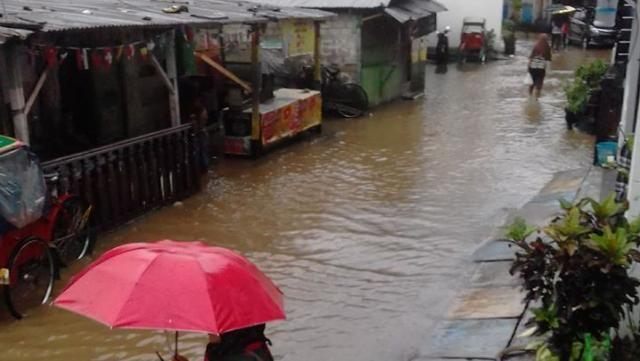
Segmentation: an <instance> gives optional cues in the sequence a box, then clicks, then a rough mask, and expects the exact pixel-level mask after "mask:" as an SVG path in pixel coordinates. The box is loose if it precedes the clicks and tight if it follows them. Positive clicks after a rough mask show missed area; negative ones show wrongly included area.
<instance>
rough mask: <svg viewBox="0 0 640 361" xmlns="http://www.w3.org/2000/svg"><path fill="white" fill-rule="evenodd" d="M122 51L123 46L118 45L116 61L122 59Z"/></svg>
mask: <svg viewBox="0 0 640 361" xmlns="http://www.w3.org/2000/svg"><path fill="white" fill-rule="evenodd" d="M123 53H124V46H119V47H118V48H117V49H116V59H115V61H116V62H120V60H121V59H122V54H123Z"/></svg>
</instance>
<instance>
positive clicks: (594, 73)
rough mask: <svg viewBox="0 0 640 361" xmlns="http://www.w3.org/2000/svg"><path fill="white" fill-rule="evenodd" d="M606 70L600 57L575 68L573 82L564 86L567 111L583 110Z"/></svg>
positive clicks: (606, 67) (577, 111)
mask: <svg viewBox="0 0 640 361" xmlns="http://www.w3.org/2000/svg"><path fill="white" fill-rule="evenodd" d="M607 70H608V66H607V64H606V63H605V62H603V61H602V60H600V59H597V60H595V61H593V62H591V63H589V64H584V65H581V66H580V67H578V68H577V69H576V71H575V78H574V80H573V82H572V83H570V84H568V85H567V86H565V88H564V91H565V94H566V97H567V109H568V110H569V111H571V112H572V113H580V112H582V111H584V109H585V107H586V105H587V103H588V102H589V96H590V95H591V93H592V92H593V91H594V90H595V89H596V88H598V87H599V86H600V81H601V80H602V77H603V76H604V74H605V73H606V72H607Z"/></svg>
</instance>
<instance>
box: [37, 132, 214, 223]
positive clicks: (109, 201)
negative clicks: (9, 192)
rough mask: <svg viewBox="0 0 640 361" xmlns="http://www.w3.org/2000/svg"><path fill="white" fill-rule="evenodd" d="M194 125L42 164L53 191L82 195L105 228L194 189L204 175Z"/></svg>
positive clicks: (147, 135) (166, 202)
mask: <svg viewBox="0 0 640 361" xmlns="http://www.w3.org/2000/svg"><path fill="white" fill-rule="evenodd" d="M198 152H199V147H198V144H197V140H196V136H195V135H194V134H193V132H192V129H191V125H190V124H185V125H180V126H177V127H173V128H168V129H164V130H161V131H157V132H154V133H149V134H146V135H143V136H140V137H136V138H131V139H127V140H125V141H122V142H118V143H114V144H111V145H108V146H104V147H100V148H96V149H92V150H89V151H86V152H82V153H78V154H73V155H70V156H66V157H63V158H59V159H54V160H52V161H48V162H46V163H44V164H43V168H44V171H45V173H57V174H58V181H57V182H56V185H55V186H54V189H52V191H57V193H58V194H64V193H70V194H77V195H80V196H81V197H83V198H84V199H85V200H86V202H87V203H88V204H92V205H93V206H94V222H95V227H96V228H97V229H99V230H104V229H108V228H111V227H113V226H116V225H118V224H121V223H124V222H127V221H129V220H131V219H132V218H135V217H136V216H139V215H141V214H143V213H145V212H148V211H150V210H152V209H155V208H158V207H161V206H164V205H167V204H171V203H172V202H175V201H177V200H180V199H184V198H185V197H187V196H189V195H191V194H193V193H194V192H196V191H197V190H198V189H199V187H200V185H199V178H200V175H201V174H202V171H203V170H202V169H201V165H200V162H199V161H198Z"/></svg>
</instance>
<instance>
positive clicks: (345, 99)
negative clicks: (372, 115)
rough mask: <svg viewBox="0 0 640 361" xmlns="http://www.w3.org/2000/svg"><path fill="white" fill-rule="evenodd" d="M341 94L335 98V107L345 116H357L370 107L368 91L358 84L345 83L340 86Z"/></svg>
mask: <svg viewBox="0 0 640 361" xmlns="http://www.w3.org/2000/svg"><path fill="white" fill-rule="evenodd" d="M340 95H341V96H340V97H339V98H338V99H336V100H334V102H335V103H336V104H335V108H336V110H337V111H338V114H340V115H341V116H343V117H344V118H357V117H359V116H362V115H363V114H364V113H365V112H366V111H367V108H369V97H368V96H367V92H366V91H365V90H364V89H363V88H362V87H361V86H360V85H358V84H354V83H347V84H343V85H342V86H341V87H340Z"/></svg>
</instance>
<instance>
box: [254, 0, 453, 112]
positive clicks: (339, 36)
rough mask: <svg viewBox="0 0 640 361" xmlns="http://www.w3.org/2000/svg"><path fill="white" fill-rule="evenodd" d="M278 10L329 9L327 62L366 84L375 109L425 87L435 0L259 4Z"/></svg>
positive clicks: (324, 38) (277, 0) (324, 34)
mask: <svg viewBox="0 0 640 361" xmlns="http://www.w3.org/2000/svg"><path fill="white" fill-rule="evenodd" d="M258 2H259V3H262V4H269V5H273V6H294V7H301V8H313V9H322V10H327V11H330V12H333V13H336V14H337V16H336V17H334V18H331V19H329V20H327V21H325V22H323V23H322V25H321V28H320V33H321V43H320V53H321V60H322V62H323V64H337V65H338V66H339V67H340V68H341V70H342V71H343V72H344V73H346V74H348V75H349V77H350V78H351V80H352V81H355V82H357V83H359V84H360V85H362V87H363V88H364V89H365V91H366V92H367V95H368V96H369V103H370V105H372V106H375V105H378V104H381V103H384V102H386V101H390V100H393V99H397V98H399V97H401V96H402V95H405V94H416V93H419V92H421V91H422V90H423V89H424V65H425V62H426V49H427V42H426V35H428V34H429V33H432V32H433V31H435V28H436V14H438V13H440V12H443V11H445V10H446V8H445V7H444V6H442V5H441V4H440V3H439V2H436V1H435V0H382V1H380V0H356V1H346V0H329V1H326V0H258Z"/></svg>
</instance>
